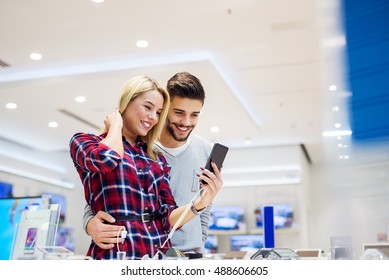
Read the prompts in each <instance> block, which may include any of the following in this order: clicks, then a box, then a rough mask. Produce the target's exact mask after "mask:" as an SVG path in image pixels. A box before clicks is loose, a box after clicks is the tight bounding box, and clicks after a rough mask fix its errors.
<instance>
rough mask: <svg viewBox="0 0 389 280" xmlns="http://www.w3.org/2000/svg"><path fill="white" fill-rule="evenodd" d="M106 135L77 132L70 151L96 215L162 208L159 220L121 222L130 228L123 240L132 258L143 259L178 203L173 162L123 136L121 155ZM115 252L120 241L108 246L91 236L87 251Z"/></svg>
mask: <svg viewBox="0 0 389 280" xmlns="http://www.w3.org/2000/svg"><path fill="white" fill-rule="evenodd" d="M105 136H106V134H105V133H104V134H102V135H99V136H98V135H94V134H86V133H77V134H75V135H74V136H73V137H72V139H71V140H70V155H71V157H72V159H73V162H74V165H75V167H76V169H77V172H78V174H79V176H80V178H81V181H82V184H83V186H84V194H85V199H86V201H87V203H88V204H89V205H90V206H91V208H92V211H93V212H94V213H95V214H96V213H97V212H98V211H105V212H107V213H109V214H111V215H112V216H114V217H115V216H125V215H141V214H143V213H152V212H155V211H157V213H158V218H157V219H156V220H154V221H150V222H141V221H131V222H129V221H125V222H116V224H117V225H123V226H125V228H126V230H127V232H128V234H127V237H126V240H125V242H124V244H120V243H119V249H120V251H125V252H126V253H127V258H128V259H141V258H142V257H143V256H144V255H146V254H148V255H149V256H150V257H152V256H154V255H155V254H156V252H157V249H158V247H160V246H162V244H163V243H164V241H165V240H166V239H167V234H168V232H169V229H170V224H169V221H168V217H169V215H170V213H171V211H173V210H174V209H175V208H177V205H176V203H175V201H174V198H173V196H172V193H171V190H170V187H169V175H170V166H169V165H168V163H167V162H166V159H165V157H164V156H163V155H161V154H159V155H158V160H157V161H153V160H152V159H151V158H150V157H149V156H148V155H147V152H146V151H147V147H146V144H145V143H143V142H137V143H136V145H135V146H131V145H130V144H129V143H128V142H127V141H126V140H125V139H124V138H123V146H124V156H123V157H120V156H119V154H118V153H116V152H115V151H114V150H112V149H111V148H110V147H108V146H107V145H105V144H102V143H100V141H101V140H102V139H104V137H105ZM167 245H168V246H170V243H168V244H167ZM116 252H117V246H114V248H112V249H110V250H104V249H101V248H100V247H98V246H97V245H96V244H95V243H94V242H93V241H92V243H91V245H90V247H89V250H88V253H87V254H88V255H90V256H92V257H93V258H94V259H115V258H117V256H116Z"/></svg>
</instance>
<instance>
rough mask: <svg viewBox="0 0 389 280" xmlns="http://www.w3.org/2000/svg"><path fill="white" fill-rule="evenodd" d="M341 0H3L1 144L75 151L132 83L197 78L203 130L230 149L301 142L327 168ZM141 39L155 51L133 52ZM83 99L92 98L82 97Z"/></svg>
mask: <svg viewBox="0 0 389 280" xmlns="http://www.w3.org/2000/svg"><path fill="white" fill-rule="evenodd" d="M337 2H338V1H336V0H333V1H330V0H328V1H313V0H293V1H292V0H272V1H265V0H214V1H209V0H197V1H182V0H167V1H161V0H147V1H128V0H115V1H112V0H106V1H105V2H104V3H101V4H96V3H93V2H91V1H90V0H66V1H52V0H36V1H29V0H17V1H16V0H2V1H1V2H0V10H1V12H2V16H1V17H0V38H1V43H0V59H1V60H2V61H4V62H6V63H7V64H9V67H0V138H2V141H5V142H11V143H13V144H14V145H19V144H20V145H22V146H25V147H29V148H31V149H34V150H38V151H39V150H42V151H50V152H51V151H63V150H67V148H68V142H69V139H70V137H71V136H72V135H73V134H74V133H75V132H76V131H90V132H98V131H99V129H98V128H100V127H102V125H103V119H104V116H105V115H106V114H107V113H109V112H111V110H113V108H115V107H116V100H117V97H118V95H119V91H120V89H121V86H122V85H123V83H124V82H125V81H126V80H127V79H128V78H130V77H132V76H135V75H140V74H146V75H148V76H151V77H153V78H156V79H157V80H158V81H159V82H160V83H161V84H166V81H167V80H168V78H170V77H171V76H172V75H173V74H174V73H176V72H179V71H188V72H191V73H192V74H194V75H196V76H197V77H199V78H200V80H201V81H202V83H203V85H204V88H205V90H206V104H205V106H204V110H203V114H202V116H201V120H200V123H199V125H198V127H197V128H196V132H197V133H198V134H201V135H203V136H204V137H206V138H207V139H209V140H210V141H220V142H222V143H224V144H226V145H229V146H244V145H245V140H246V139H250V140H251V145H260V146H269V145H290V144H293V145H294V144H304V145H305V147H306V149H307V151H308V153H309V156H310V158H311V160H312V162H314V163H315V162H320V161H322V160H324V156H323V155H324V149H323V144H324V143H323V137H322V131H323V130H325V129H327V127H326V126H327V125H330V123H331V121H332V119H331V115H330V116H329V117H328V116H327V113H326V112H327V110H328V109H329V108H331V107H330V105H331V104H330V103H331V100H330V101H328V98H327V94H328V86H329V85H330V84H329V81H331V82H338V81H337V79H334V78H333V77H332V76H331V75H329V74H328V73H329V72H331V71H328V70H326V69H328V68H326V67H328V65H332V64H333V63H334V60H333V59H334V55H333V54H331V55H328V53H331V50H330V51H328V49H327V50H326V49H323V44H324V42H326V40H327V39H329V37H328V33H327V31H328V30H332V29H333V27H334V26H335V23H336V13H335V14H334V13H331V14H329V13H328V11H333V10H334V9H335V8H336V7H337V5H336V3H337ZM323 15H325V16H324V17H323ZM330 33H331V32H330ZM330 35H331V34H330ZM332 35H333V34H332ZM330 37H331V36H330ZM140 39H144V40H147V41H148V42H149V47H148V48H143V49H141V48H138V47H136V42H137V40H140ZM32 52H38V53H41V54H42V55H43V59H42V60H40V61H33V60H31V59H30V58H29V55H30V53H32ZM335 74H336V73H335ZM78 95H83V96H85V97H86V98H87V101H86V102H85V103H76V102H74V98H75V97H76V96H78ZM7 102H14V103H17V105H18V108H17V109H16V110H9V109H6V108H5V104H6V103H7ZM64 112H67V113H64ZM79 118H80V119H82V120H83V121H80V119H79ZM50 121H56V122H58V123H59V127H57V128H49V127H48V125H47V124H48V122H50ZM87 123H89V124H87ZM212 126H219V127H220V131H219V132H218V133H212V132H210V127H212ZM3 147H4V146H3Z"/></svg>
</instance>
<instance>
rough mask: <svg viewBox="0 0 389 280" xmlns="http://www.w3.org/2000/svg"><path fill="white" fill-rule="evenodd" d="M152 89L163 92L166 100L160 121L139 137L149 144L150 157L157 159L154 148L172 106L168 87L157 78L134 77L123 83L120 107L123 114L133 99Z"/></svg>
mask: <svg viewBox="0 0 389 280" xmlns="http://www.w3.org/2000/svg"><path fill="white" fill-rule="evenodd" d="M151 90H157V91H158V92H159V93H161V94H162V96H163V100H164V101H163V107H162V112H161V114H160V116H159V120H158V123H157V124H156V125H155V126H153V127H152V128H151V129H150V131H149V132H148V133H147V134H146V136H139V138H140V140H142V141H143V142H145V143H146V144H147V153H148V155H149V156H150V158H152V159H153V160H156V159H157V153H156V150H155V149H154V143H155V141H156V140H157V139H158V138H159V136H160V134H161V131H162V128H163V126H164V124H165V120H166V117H167V114H168V111H169V106H170V97H169V94H168V92H167V91H166V89H165V88H163V87H161V86H160V85H159V83H158V82H157V81H156V80H154V79H152V78H150V77H148V76H136V77H133V78H131V79H129V80H128V81H127V82H126V83H125V84H124V85H123V88H122V92H121V94H120V98H119V103H118V109H119V112H120V113H121V114H122V113H123V112H124V110H126V108H127V106H128V104H129V103H130V102H131V101H132V100H133V99H135V98H136V97H138V96H139V95H142V94H143V93H146V92H148V91H151Z"/></svg>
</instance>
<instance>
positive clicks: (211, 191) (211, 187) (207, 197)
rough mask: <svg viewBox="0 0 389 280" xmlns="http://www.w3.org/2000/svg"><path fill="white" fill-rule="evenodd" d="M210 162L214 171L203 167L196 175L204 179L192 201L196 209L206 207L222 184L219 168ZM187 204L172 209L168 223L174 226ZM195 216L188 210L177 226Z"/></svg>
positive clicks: (199, 209)
mask: <svg viewBox="0 0 389 280" xmlns="http://www.w3.org/2000/svg"><path fill="white" fill-rule="evenodd" d="M211 164H212V168H213V170H214V173H212V172H210V171H209V170H207V169H204V170H203V173H202V174H200V175H198V176H199V179H201V180H204V181H205V182H206V184H203V185H202V186H201V187H202V188H203V191H202V195H201V196H200V197H199V198H198V199H196V201H195V202H194V208H195V209H196V210H197V211H201V210H202V209H204V208H205V207H207V206H208V205H209V204H210V203H211V202H212V201H213V199H214V198H215V196H216V195H217V193H218V192H219V191H220V189H221V187H222V186H223V180H222V177H221V174H220V171H219V169H218V168H217V166H216V164H215V163H214V162H212V163H211ZM187 206H188V205H184V206H181V207H178V208H176V209H174V210H173V211H172V213H171V214H170V216H169V223H170V225H172V226H174V225H175V224H176V222H177V221H178V219H179V218H180V216H181V215H182V213H183V212H184V211H185V209H186V207H187ZM195 216H196V214H195V213H194V212H193V211H189V212H188V213H187V215H186V216H185V217H184V219H183V220H182V222H181V224H180V225H178V227H181V226H183V225H184V224H185V223H187V222H188V221H190V220H191V219H193V218H194V217H195Z"/></svg>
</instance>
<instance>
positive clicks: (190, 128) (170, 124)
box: [166, 120, 194, 142]
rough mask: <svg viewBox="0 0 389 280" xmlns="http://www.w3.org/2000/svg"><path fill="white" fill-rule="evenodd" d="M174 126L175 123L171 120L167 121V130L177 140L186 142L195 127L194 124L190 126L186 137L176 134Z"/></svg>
mask: <svg viewBox="0 0 389 280" xmlns="http://www.w3.org/2000/svg"><path fill="white" fill-rule="evenodd" d="M173 126H175V125H174V124H172V123H171V122H170V121H169V120H167V121H166V127H167V131H168V132H169V134H170V135H171V136H172V137H173V139H174V140H176V141H177V142H185V141H186V140H188V138H189V135H190V134H191V133H192V131H193V128H194V126H190V127H189V130H188V131H189V132H188V134H187V135H186V136H184V137H179V136H178V135H176V134H175V132H174V129H173Z"/></svg>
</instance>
